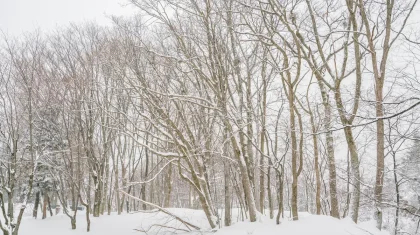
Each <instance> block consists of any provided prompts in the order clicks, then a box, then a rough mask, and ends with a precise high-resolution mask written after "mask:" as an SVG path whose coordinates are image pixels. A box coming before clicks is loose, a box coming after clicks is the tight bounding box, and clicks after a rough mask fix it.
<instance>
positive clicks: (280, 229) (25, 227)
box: [19, 208, 389, 235]
mask: <svg viewBox="0 0 420 235" xmlns="http://www.w3.org/2000/svg"><path fill="white" fill-rule="evenodd" d="M168 210H169V211H170V212H171V213H174V214H176V215H177V216H179V217H181V218H182V219H184V220H186V221H188V222H190V223H192V224H194V225H197V226H199V227H200V228H202V230H201V231H195V232H188V233H187V232H185V231H183V230H184V229H185V226H183V225H182V224H181V223H179V222H177V221H175V220H174V219H173V218H171V217H169V216H168V215H166V214H163V213H161V212H155V213H143V212H138V213H133V214H122V215H117V214H111V215H103V216H101V217H99V218H93V217H91V231H90V232H89V233H87V232H86V220H85V215H84V214H83V213H80V214H79V215H78V216H77V229H76V230H71V229H70V220H69V218H68V217H67V216H65V215H63V214H60V215H56V216H53V217H49V218H47V219H45V220H42V219H33V218H31V217H25V218H24V220H23V221H22V226H21V231H20V233H19V234H21V235H75V234H90V235H111V234H112V235H115V234H116V235H130V234H145V233H142V232H140V231H144V230H147V234H149V235H152V234H155V235H167V234H216V235H279V234H280V235H318V234H319V235H389V233H387V232H385V231H382V232H381V231H378V230H377V229H376V228H375V227H374V225H373V224H371V223H362V224H359V225H356V224H354V223H353V222H352V221H351V220H350V219H343V220H338V219H334V218H332V217H328V216H317V215H311V214H308V213H301V214H300V219H299V221H290V220H288V219H283V220H282V223H281V224H280V225H276V224H275V221H274V220H271V219H269V218H268V217H267V216H260V218H259V220H258V221H257V222H255V223H250V222H234V225H232V226H230V227H224V228H221V229H218V230H217V231H216V232H214V231H210V228H209V226H208V223H207V220H206V218H205V216H204V213H203V212H202V211H199V210H190V209H175V208H171V209H168ZM233 220H234V221H236V217H235V216H234V218H233ZM158 224H159V225H163V226H164V227H162V226H157V225H158ZM173 228H178V229H180V230H174V229H173Z"/></svg>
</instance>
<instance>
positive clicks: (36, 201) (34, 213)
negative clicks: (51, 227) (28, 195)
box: [32, 191, 41, 219]
mask: <svg viewBox="0 0 420 235" xmlns="http://www.w3.org/2000/svg"><path fill="white" fill-rule="evenodd" d="M40 194H41V193H40V191H38V192H36V194H35V205H34V210H33V214H32V216H33V217H34V218H35V219H36V218H37V217H38V207H39V200H40V199H39V197H40Z"/></svg>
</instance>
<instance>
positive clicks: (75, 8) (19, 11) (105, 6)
mask: <svg viewBox="0 0 420 235" xmlns="http://www.w3.org/2000/svg"><path fill="white" fill-rule="evenodd" d="M125 5H127V0H0V30H1V31H3V32H4V33H6V34H7V35H11V36H19V35H21V34H22V33H23V32H28V31H33V30H36V29H41V30H42V31H50V30H53V29H55V28H56V27H57V26H65V25H68V24H70V23H71V22H74V23H81V22H84V21H92V20H93V21H95V22H97V23H99V24H108V23H109V22H110V20H109V19H108V18H107V16H106V15H130V14H133V13H134V11H135V10H134V9H133V6H125Z"/></svg>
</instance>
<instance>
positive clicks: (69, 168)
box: [0, 0, 420, 235]
mask: <svg viewBox="0 0 420 235" xmlns="http://www.w3.org/2000/svg"><path fill="white" fill-rule="evenodd" d="M416 3H417V0H410V1H408V0H383V1H374V0H345V1H344V0H343V1H338V0H315V1H310V0H131V1H129V7H132V8H136V9H137V10H138V14H136V15H135V16H130V17H110V21H112V25H111V26H99V25H97V24H94V23H85V24H72V25H71V26H69V27H65V28H57V29H56V30H55V31H54V32H50V33H43V32H41V31H35V32H28V33H26V34H25V35H24V36H22V37H19V38H13V37H9V36H7V35H6V34H5V33H3V34H2V38H1V39H2V40H1V43H0V46H1V48H0V159H1V161H0V187H1V189H0V191H1V193H0V210H1V212H0V214H1V216H0V217H1V219H0V229H1V230H2V231H3V234H5V235H17V234H18V232H19V226H20V224H21V221H22V217H23V214H24V211H25V209H26V211H27V210H31V214H33V217H35V218H37V217H39V218H46V217H49V216H53V215H54V214H55V211H57V212H58V211H59V210H60V208H61V211H62V213H64V214H65V215H67V216H68V218H69V227H71V228H72V229H76V227H77V222H78V221H77V220H76V214H77V213H78V210H77V209H78V208H84V209H85V210H86V220H87V221H88V224H89V221H90V217H91V216H92V217H100V216H106V214H110V213H111V212H116V213H118V214H121V213H125V212H133V211H144V210H152V209H153V210H156V209H157V210H160V211H163V212H165V213H170V212H168V211H166V210H165V208H170V207H179V208H192V209H200V210H203V211H204V213H205V215H206V218H207V220H208V223H209V225H210V227H212V228H213V229H217V228H220V227H223V226H230V225H231V224H232V221H233V220H249V221H250V222H254V221H257V220H258V218H259V216H260V214H265V215H269V217H270V218H275V219H276V222H277V224H280V225H279V226H281V222H282V220H283V218H284V215H285V213H290V216H291V218H293V220H299V214H298V212H303V211H305V212H310V213H312V214H322V215H329V216H332V217H336V218H339V219H343V218H345V217H350V218H351V219H352V220H353V221H354V222H356V223H357V222H360V221H366V220H369V219H374V220H375V221H376V226H377V228H379V229H385V230H388V231H390V232H391V233H392V234H395V235H397V234H418V232H420V228H419V224H420V182H419V178H418V177H419V174H420V132H419V131H420V130H419V128H420V122H419V118H420V115H419V107H418V105H419V104H420V78H419V77H417V72H418V71H419V70H418V69H420V67H419V65H418V64H419V62H420V31H418V29H417V28H416V24H415V23H416V22H415V20H416V14H418V13H419V10H418V9H417V8H418V7H417V6H416ZM29 205H31V207H29ZM54 208H56V209H54ZM233 208H239V210H240V218H233V217H232V209H233ZM38 214H39V215H38ZM176 219H179V220H182V219H180V218H176ZM22 223H24V222H22ZM183 223H186V224H187V227H189V228H191V229H199V228H198V227H196V226H194V225H193V224H189V223H188V221H183ZM89 229H90V226H88V231H89Z"/></svg>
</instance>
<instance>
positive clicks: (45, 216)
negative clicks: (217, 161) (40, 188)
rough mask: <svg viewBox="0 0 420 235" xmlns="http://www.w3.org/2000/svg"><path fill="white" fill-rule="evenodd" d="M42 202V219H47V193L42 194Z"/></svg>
mask: <svg viewBox="0 0 420 235" xmlns="http://www.w3.org/2000/svg"><path fill="white" fill-rule="evenodd" d="M43 196H44V202H43V204H42V219H45V218H47V206H48V193H46V192H44V193H43Z"/></svg>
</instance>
